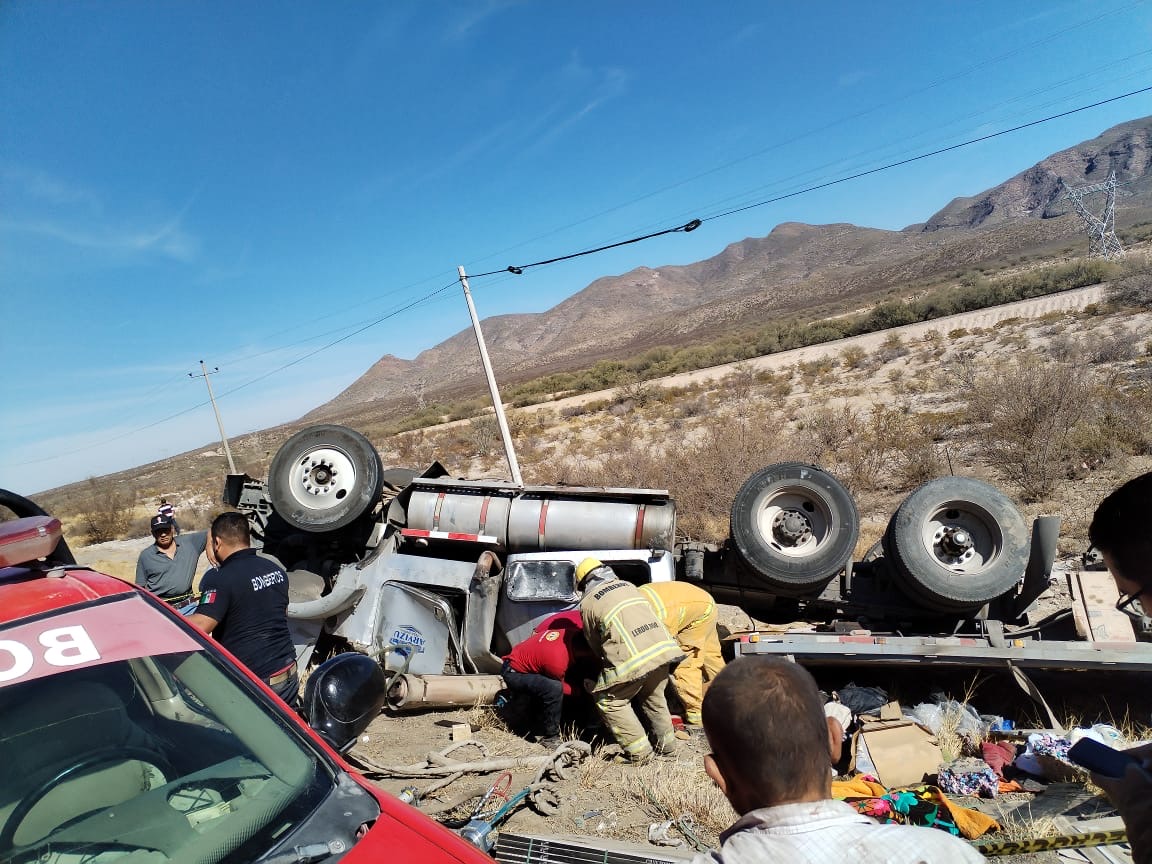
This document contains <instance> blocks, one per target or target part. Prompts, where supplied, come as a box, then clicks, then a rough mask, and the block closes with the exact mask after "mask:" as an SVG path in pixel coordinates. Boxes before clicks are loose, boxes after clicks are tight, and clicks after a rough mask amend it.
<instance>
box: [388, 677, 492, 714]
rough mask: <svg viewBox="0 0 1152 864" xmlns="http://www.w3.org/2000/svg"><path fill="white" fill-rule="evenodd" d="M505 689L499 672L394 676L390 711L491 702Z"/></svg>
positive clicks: (455, 706)
mask: <svg viewBox="0 0 1152 864" xmlns="http://www.w3.org/2000/svg"><path fill="white" fill-rule="evenodd" d="M503 689H504V679H503V678H501V677H500V676H499V675H413V674H411V673H407V674H404V675H397V676H396V678H395V680H394V681H393V682H392V686H391V687H389V688H388V707H389V708H391V709H392V710H393V711H412V710H414V709H417V708H421V709H422V708H458V707H462V706H469V707H470V706H473V705H491V704H492V703H493V702H494V701H495V700H496V694H497V693H499V692H500V691H501V690H503Z"/></svg>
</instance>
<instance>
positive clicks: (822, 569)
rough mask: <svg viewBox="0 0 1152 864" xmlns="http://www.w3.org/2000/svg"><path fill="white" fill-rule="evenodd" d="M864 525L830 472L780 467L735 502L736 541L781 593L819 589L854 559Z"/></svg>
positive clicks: (754, 480) (753, 480)
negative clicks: (854, 552) (853, 554)
mask: <svg viewBox="0 0 1152 864" xmlns="http://www.w3.org/2000/svg"><path fill="white" fill-rule="evenodd" d="M859 533H860V521H859V516H858V515H857V512H856V502H854V501H853V500H852V495H851V493H849V492H848V490H847V489H846V488H844V486H843V485H842V484H841V483H840V481H839V480H837V479H836V478H835V477H833V476H832V475H831V474H828V473H827V472H826V471H822V470H821V469H820V468H817V467H816V466H815V465H807V464H805V463H803V462H781V463H778V464H776V465H769V466H768V467H767V468H762V469H761V470H760V471H757V472H756V473H755V474H753V475H752V476H751V477H749V478H748V480H747V481H746V482H745V483H744V485H743V486H741V487H740V491H739V492H737V493H736V499H735V501H733V502H732V540H733V543H734V544H735V547H736V550H737V552H738V553H739V555H740V557H741V559H743V561H744V563H745V564H746V565H748V567H749V568H751V569H752V570H753V571H754V572H755V573H756V574H757V575H758V576H760V577H761V579H762V580H763V581H764V582H766V583H767V584H768V585H770V586H772V587H773V588H775V589H777V590H782V591H785V592H788V593H806V592H809V591H811V590H813V589H816V588H819V587H820V586H822V585H823V584H824V583H825V582H827V581H828V580H829V579H831V578H832V577H833V576H835V575H836V574H837V573H839V572H840V571H841V570H842V569H843V568H844V565H846V564H847V563H848V561H849V560H850V559H851V557H852V551H853V550H854V549H855V547H856V539H857V537H858V536H859Z"/></svg>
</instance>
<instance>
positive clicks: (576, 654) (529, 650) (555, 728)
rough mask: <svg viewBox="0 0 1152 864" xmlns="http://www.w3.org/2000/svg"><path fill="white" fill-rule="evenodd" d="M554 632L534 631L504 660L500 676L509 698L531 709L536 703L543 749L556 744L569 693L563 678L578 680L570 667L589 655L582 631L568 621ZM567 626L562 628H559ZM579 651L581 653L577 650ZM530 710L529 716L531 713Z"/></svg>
mask: <svg viewBox="0 0 1152 864" xmlns="http://www.w3.org/2000/svg"><path fill="white" fill-rule="evenodd" d="M557 623H558V624H559V625H561V626H558V627H556V628H554V629H548V630H537V631H536V632H535V633H533V634H532V635H531V636H529V637H528V638H527V639H525V640H524V641H523V642H521V643H520V644H519V645H517V646H516V647H515V648H513V649H512V651H511V653H509V654H508V655H507V656H506V657H505V658H504V665H503V667H502V668H501V670H500V674H501V675H502V676H503V677H504V683H505V685H506V686H507V687H508V689H509V690H510V691H511V692H512V694H513V695H520V696H522V698H524V699H525V701H527V702H529V703H530V704H531V705H532V706H533V708H535V706H536V704H537V703H538V704H539V706H540V709H541V710H540V712H539V714H538V715H537V716H539V717H540V723H541V727H542V730H543V731H542V732H541V734H540V736H539V737H538V738H537V742H538V743H540V744H543V745H544V746H545V747H556V746H558V745H559V744H560V742H561V738H560V712H561V708H562V707H563V702H564V697H565V696H571V695H572V693H573V690H572V685H571V684H570V683H569V681H567V680H565V679H566V678H574V680H577V681H579V680H580V679H579V677H578V676H579V672H578V670H576V669H575V668H574V666H575V664H577V663H578V662H579V660H580V658H581V655H582V654H583V655H585V656H590V652H589V650H588V647H587V645H584V644H582V643H583V642H584V634H583V632H582V631H581V630H580V629H578V628H576V627H574V626H571V622H566V621H565V622H557ZM565 624H567V625H569V626H563V625H565ZM581 649H583V650H581ZM535 713H536V712H535V711H534V710H532V711H531V712H530V714H529V716H531V714H535Z"/></svg>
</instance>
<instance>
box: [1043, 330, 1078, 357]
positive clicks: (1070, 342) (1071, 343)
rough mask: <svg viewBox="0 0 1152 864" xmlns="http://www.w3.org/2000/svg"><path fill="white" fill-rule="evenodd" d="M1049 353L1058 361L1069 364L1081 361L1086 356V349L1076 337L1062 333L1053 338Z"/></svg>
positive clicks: (1049, 345) (1049, 344)
mask: <svg viewBox="0 0 1152 864" xmlns="http://www.w3.org/2000/svg"><path fill="white" fill-rule="evenodd" d="M1048 353H1049V354H1051V355H1052V357H1053V358H1055V359H1056V360H1059V361H1061V362H1064V363H1067V362H1071V361H1073V360H1078V359H1080V357H1081V356H1083V354H1084V347H1083V346H1082V345H1081V344H1080V340H1078V339H1076V338H1075V337H1073V336H1070V335H1068V334H1067V333H1060V334H1057V335H1056V336H1053V337H1052V341H1051V342H1050V343H1048Z"/></svg>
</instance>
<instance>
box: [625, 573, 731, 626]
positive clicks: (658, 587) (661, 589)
mask: <svg viewBox="0 0 1152 864" xmlns="http://www.w3.org/2000/svg"><path fill="white" fill-rule="evenodd" d="M640 590H641V591H643V592H644V594H646V595H647V597H648V600H649V602H651V604H652V608H653V609H654V610H655V612H656V616H657V617H658V618H659V619H660V620H661V621H662V622H663V623H664V626H665V627H667V628H668V632H669V633H671V634H672V635H673V636H675V635H676V634H677V633H680V632H682V631H684V630H687V629H688V628H689V627H693V626H695V625H699V624H703V623H704V622H706V621H707V620H708V619H709V618H714V617H715V613H716V601H714V600H713V599H712V595H711V594H709V593H708V592H707V591H705V590H704V589H703V588H699V587H697V586H695V585H691V584H689V583H688V582H649V583H648V584H647V585H641V586H640Z"/></svg>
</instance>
